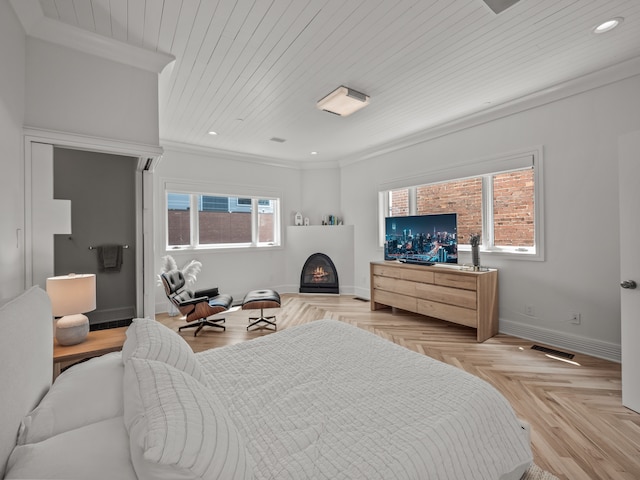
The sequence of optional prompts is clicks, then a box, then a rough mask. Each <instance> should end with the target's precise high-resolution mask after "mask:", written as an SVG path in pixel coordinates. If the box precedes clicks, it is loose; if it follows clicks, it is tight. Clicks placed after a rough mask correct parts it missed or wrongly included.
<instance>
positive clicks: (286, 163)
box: [160, 138, 339, 170]
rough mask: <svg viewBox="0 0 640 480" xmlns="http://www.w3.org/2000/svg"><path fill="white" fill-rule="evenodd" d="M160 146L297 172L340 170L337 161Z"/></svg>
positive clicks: (183, 145) (171, 143) (163, 143)
mask: <svg viewBox="0 0 640 480" xmlns="http://www.w3.org/2000/svg"><path fill="white" fill-rule="evenodd" d="M160 145H161V146H162V148H163V149H164V151H165V152H167V151H173V152H182V153H190V154H193V155H205V156H207V157H217V158H222V159H226V160H234V161H238V162H246V163H253V164H256V165H269V166H272V167H279V168H293V169H296V170H318V169H324V168H339V165H338V162H337V161H330V160H329V161H324V162H318V161H311V162H307V161H300V160H284V159H281V158H275V157H268V156H263V155H255V154H251V153H242V152H236V151H234V150H224V149H221V148H213V147H205V146H202V145H195V144H187V143H180V142H174V141H171V140H163V139H162V138H161V139H160Z"/></svg>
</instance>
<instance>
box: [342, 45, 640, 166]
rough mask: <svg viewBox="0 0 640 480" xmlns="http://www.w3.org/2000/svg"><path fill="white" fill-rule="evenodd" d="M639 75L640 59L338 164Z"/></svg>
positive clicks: (636, 58) (380, 146)
mask: <svg viewBox="0 0 640 480" xmlns="http://www.w3.org/2000/svg"><path fill="white" fill-rule="evenodd" d="M636 75H640V57H634V58H631V59H629V60H626V61H623V62H620V63H617V64H615V65H612V66H610V67H607V68H604V69H602V70H598V71H596V72H593V73H590V74H587V75H584V76H582V77H578V78H575V79H572V80H569V81H567V82H564V83H560V84H558V85H554V86H552V87H549V88H546V89H544V90H540V91H538V92H535V93H532V94H529V95H526V96H524V97H520V98H517V99H515V100H512V101H510V102H507V103H503V104H501V105H496V106H494V107H492V108H490V109H489V110H483V111H482V112H478V113H476V114H471V115H468V116H466V117H464V118H462V119H459V120H454V121H452V122H448V123H445V124H442V125H438V126H436V127H434V128H429V129H427V130H423V131H421V132H418V133H416V134H413V135H408V136H406V137H404V138H402V139H399V140H397V141H394V142H389V143H387V144H384V145H379V146H376V147H374V148H372V149H370V150H368V151H364V152H361V154H359V155H357V156H355V157H350V158H343V159H341V160H339V162H338V163H339V165H340V167H344V166H346V165H352V164H354V163H358V162H362V161H365V160H368V159H371V158H375V157H378V156H380V155H384V154H386V153H390V152H393V151H396V150H401V149H403V148H407V147H411V146H413V145H417V144H419V143H424V142H428V141H431V140H434V139H436V138H438V137H443V136H445V135H449V134H452V133H455V132H459V131H461V130H465V129H467V128H471V127H475V126H478V125H482V124H483V123H487V122H491V121H493V120H498V119H500V118H504V117H507V116H509V115H514V114H516V113H519V112H524V111H526V110H530V109H532V108H536V107H540V106H542V105H546V104H548V103H551V102H555V101H557V100H560V99H562V98H567V97H570V96H573V95H577V94H579V93H583V92H586V91H588V90H593V89H594V88H598V87H602V86H605V85H609V84H611V83H615V82H618V81H620V80H624V79H626V78H630V77H634V76H636Z"/></svg>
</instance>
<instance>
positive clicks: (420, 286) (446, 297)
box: [415, 283, 477, 310]
mask: <svg viewBox="0 0 640 480" xmlns="http://www.w3.org/2000/svg"><path fill="white" fill-rule="evenodd" d="M415 291H416V296H417V297H418V298H422V299H424V300H431V301H434V302H438V303H446V304H448V305H456V306H458V307H464V308H471V309H474V310H475V308H476V306H477V299H476V292H475V291H474V290H463V289H460V288H452V287H443V286H441V285H428V284H425V283H416V284H415Z"/></svg>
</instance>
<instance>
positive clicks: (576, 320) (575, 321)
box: [571, 313, 581, 325]
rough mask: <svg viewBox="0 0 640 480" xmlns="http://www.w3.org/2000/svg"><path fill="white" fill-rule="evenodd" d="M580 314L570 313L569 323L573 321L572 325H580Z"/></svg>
mask: <svg viewBox="0 0 640 480" xmlns="http://www.w3.org/2000/svg"><path fill="white" fill-rule="evenodd" d="M580 317H581V315H580V314H579V313H572V314H571V323H573V324H574V325H580V320H581V318H580Z"/></svg>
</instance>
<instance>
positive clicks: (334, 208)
mask: <svg viewBox="0 0 640 480" xmlns="http://www.w3.org/2000/svg"><path fill="white" fill-rule="evenodd" d="M300 181H301V183H302V212H301V213H302V216H303V217H307V218H308V219H309V223H310V225H322V217H323V216H327V217H328V216H329V215H335V216H336V217H340V218H342V210H341V206H340V169H339V168H338V167H335V168H316V169H308V170H303V171H302V176H301V179H300Z"/></svg>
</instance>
